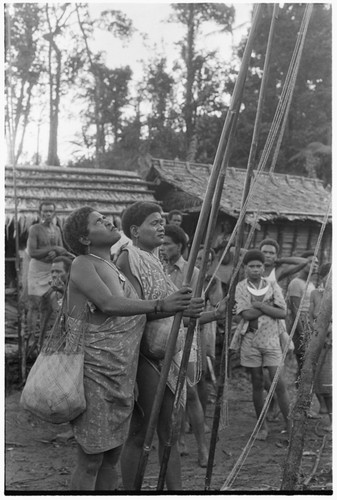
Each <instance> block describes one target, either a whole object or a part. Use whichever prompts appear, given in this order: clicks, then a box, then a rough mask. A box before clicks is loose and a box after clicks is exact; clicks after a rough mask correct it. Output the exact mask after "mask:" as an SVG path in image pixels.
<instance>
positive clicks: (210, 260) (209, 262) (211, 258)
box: [195, 245, 215, 272]
mask: <svg viewBox="0 0 337 500" xmlns="http://www.w3.org/2000/svg"><path fill="white" fill-rule="evenodd" d="M204 253H205V249H204V247H203V245H201V246H200V248H199V251H198V254H197V258H196V261H195V266H196V267H197V268H198V269H200V268H201V264H202V259H203V256H204ZM214 259H215V252H214V250H213V248H210V249H209V252H208V259H207V262H206V272H208V271H209V270H210V268H211V267H212V264H213V262H214Z"/></svg>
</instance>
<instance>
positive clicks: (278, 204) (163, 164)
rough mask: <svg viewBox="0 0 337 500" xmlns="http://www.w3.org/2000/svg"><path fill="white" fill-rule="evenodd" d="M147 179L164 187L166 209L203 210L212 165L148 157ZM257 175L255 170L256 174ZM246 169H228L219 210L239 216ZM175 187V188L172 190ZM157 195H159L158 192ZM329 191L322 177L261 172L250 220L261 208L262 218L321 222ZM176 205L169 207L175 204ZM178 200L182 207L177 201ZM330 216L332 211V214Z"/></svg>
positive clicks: (251, 203)
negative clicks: (201, 208)
mask: <svg viewBox="0 0 337 500" xmlns="http://www.w3.org/2000/svg"><path fill="white" fill-rule="evenodd" d="M147 166H148V172H147V175H146V179H147V180H149V181H151V182H154V183H155V184H156V185H157V186H158V185H160V186H165V185H166V188H164V187H162V190H161V191H162V192H165V191H166V192H168V189H170V191H171V192H172V191H175V192H176V196H174V195H173V194H170V195H168V199H167V201H166V202H165V199H164V198H163V203H164V208H165V209H166V210H171V209H173V208H177V209H179V210H183V211H184V212H186V213H192V212H196V211H200V205H201V204H202V201H203V199H204V195H205V192H206V189H207V183H208V179H209V176H210V172H211V169H212V165H206V164H200V163H187V162H182V161H176V160H161V159H157V158H151V159H149V160H147ZM255 175H256V174H255V173H254V176H255ZM245 178H246V170H243V169H237V168H230V167H229V168H228V169H227V172H226V179H225V185H224V189H223V193H222V197H221V206H220V210H221V211H222V212H223V213H225V214H227V215H230V216H232V217H235V218H237V217H238V216H239V213H240V208H241V199H242V192H243V186H244V183H245ZM171 188H173V189H171ZM157 196H158V194H157ZM329 198H330V193H329V191H328V190H327V189H325V188H324V186H323V183H322V181H320V180H319V179H310V178H307V177H300V176H296V175H285V174H272V175H271V174H268V173H262V174H261V176H260V177H259V179H258V182H257V185H256V188H255V190H254V194H253V197H252V199H251V201H250V202H249V204H248V207H247V221H249V219H250V218H251V217H252V216H253V214H254V213H256V212H257V211H258V210H259V213H260V216H259V220H260V221H263V220H270V221H271V220H276V219H287V220H313V221H317V222H321V221H322V219H323V217H324V216H325V214H326V210H327V209H328V204H329ZM171 200H172V201H173V200H174V205H175V206H169V205H167V203H172V201H171ZM178 203H179V206H177V204H178ZM329 215H330V217H331V213H330V214H329Z"/></svg>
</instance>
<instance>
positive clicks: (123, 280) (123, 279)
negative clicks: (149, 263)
mask: <svg viewBox="0 0 337 500" xmlns="http://www.w3.org/2000/svg"><path fill="white" fill-rule="evenodd" d="M88 255H91V257H95V259H98V260H102V261H103V262H105V263H106V264H108V266H109V267H111V268H112V269H113V270H114V271H115V272H116V273H117V274H118V278H119V280H120V281H121V282H122V283H124V282H125V276H124V275H123V274H122V273H121V272H120V271H119V269H118V268H117V266H115V264H114V263H113V262H109V261H108V260H106V259H103V258H102V257H98V255H95V254H94V253H89V254H88Z"/></svg>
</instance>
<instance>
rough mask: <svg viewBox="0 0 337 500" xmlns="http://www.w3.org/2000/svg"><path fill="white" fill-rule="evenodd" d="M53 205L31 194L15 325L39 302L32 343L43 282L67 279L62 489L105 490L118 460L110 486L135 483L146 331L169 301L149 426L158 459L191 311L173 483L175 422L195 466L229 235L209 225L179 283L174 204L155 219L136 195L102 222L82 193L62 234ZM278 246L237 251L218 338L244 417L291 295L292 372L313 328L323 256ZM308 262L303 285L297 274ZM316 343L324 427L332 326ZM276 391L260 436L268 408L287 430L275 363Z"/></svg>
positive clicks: (43, 301)
mask: <svg viewBox="0 0 337 500" xmlns="http://www.w3.org/2000/svg"><path fill="white" fill-rule="evenodd" d="M55 209H56V207H55V205H54V203H51V202H49V201H45V202H42V203H41V205H40V216H41V220H40V223H38V224H34V225H33V226H32V227H31V228H30V231H29V236H28V244H27V254H28V255H29V259H30V261H29V268H28V277H27V282H28V305H29V310H28V318H27V322H28V329H30V330H34V329H35V328H36V321H37V320H36V315H37V312H38V311H39V312H40V332H41V333H40V336H39V337H38V341H37V348H38V349H41V347H42V345H43V342H44V337H45V330H46V328H47V327H46V324H47V319H46V318H47V316H48V314H49V312H50V311H49V310H50V306H48V304H50V298H51V297H52V296H55V294H56V298H57V301H56V302H57V303H58V304H59V303H60V300H62V295H63V294H64V291H65V289H67V319H66V321H67V331H68V332H70V334H71V333H72V332H77V331H79V330H81V331H82V332H84V391H85V397H86V409H85V411H84V412H83V413H82V414H80V415H79V416H78V417H77V418H76V419H75V420H73V421H72V422H71V427H72V435H73V437H74V439H75V440H76V442H77V464H76V468H75V470H74V472H73V475H72V479H71V483H70V489H71V490H72V491H78V490H82V491H83V490H87V491H93V490H100V491H110V490H116V489H117V488H118V487H119V478H118V468H119V467H120V468H121V476H122V478H121V479H122V484H123V485H122V488H123V489H124V490H128V491H131V490H134V489H135V478H136V474H137V468H138V464H139V460H140V457H141V454H142V449H143V443H144V439H145V434H146V431H147V427H148V422H149V419H150V415H151V409H152V406H153V402H154V398H155V394H156V389H157V386H158V382H159V378H160V373H161V369H162V366H163V358H164V353H163V352H162V351H160V349H157V347H158V346H157V344H156V343H157V339H158V338H159V334H160V336H161V337H162V336H163V334H164V336H166V337H167V336H168V335H169V333H170V332H171V328H172V322H173V318H174V316H175V314H176V313H177V312H182V321H181V326H180V329H179V332H178V336H177V342H176V350H175V353H174V356H173V359H172V362H171V365H170V368H169V372H168V377H167V382H166V387H165V392H164V395H163V401H162V404H161V407H160V412H159V417H158V422H157V428H156V431H157V436H158V455H159V460H160V461H161V459H162V456H163V450H164V446H165V443H166V442H167V440H168V439H169V435H168V433H169V429H170V422H171V413H172V408H173V402H174V393H175V389H176V384H177V378H178V373H179V368H180V363H181V360H182V353H183V349H184V342H185V334H186V327H187V325H188V322H189V319H190V318H196V319H197V328H196V329H195V333H194V337H193V342H192V348H191V352H190V357H189V362H188V366H187V378H186V383H185V385H184V388H183V391H182V394H181V397H180V401H179V417H180V422H181V425H180V426H178V427H179V429H178V430H177V428H176V429H175V433H174V435H173V440H172V447H171V453H170V457H169V461H168V465H167V472H166V479H165V481H166V487H167V489H168V490H183V482H182V477H181V460H182V458H181V457H182V456H183V455H184V454H185V453H188V451H187V450H186V445H185V439H184V435H185V432H186V429H188V428H190V429H191V431H192V432H193V433H194V435H195V439H196V442H197V450H198V456H197V457H196V460H197V463H198V466H199V467H206V466H207V460H208V448H207V443H206V437H205V434H206V432H207V425H206V420H205V414H206V405H207V402H208V395H209V392H210V391H209V389H208V384H209V377H210V372H213V375H214V370H213V368H214V366H213V363H214V361H215V343H216V332H218V334H219V331H221V328H220V327H221V324H223V319H224V317H225V314H226V308H227V304H228V296H227V286H226V285H225V284H224V283H223V282H222V281H221V280H220V279H219V278H218V277H217V276H216V275H213V274H212V270H213V269H214V266H215V265H216V264H217V261H218V260H219V256H221V255H222V250H223V248H224V246H226V242H227V239H228V234H225V233H224V234H221V235H220V236H219V238H217V240H216V242H215V243H214V245H213V247H214V248H212V249H211V250H210V252H209V256H207V258H206V259H205V258H204V259H203V251H204V250H203V248H202V247H201V248H200V250H199V253H198V257H197V260H196V266H195V268H194V270H193V275H192V280H191V282H190V283H189V284H188V286H186V285H185V275H186V270H187V261H186V259H187V257H188V243H189V241H188V236H187V235H186V233H185V232H184V231H183V229H182V228H181V223H182V217H183V214H181V213H180V212H179V211H173V212H172V213H170V214H169V216H168V217H167V220H166V218H165V217H164V214H163V212H162V209H161V207H160V206H159V205H157V204H155V203H149V202H136V203H134V204H133V205H131V206H129V207H128V208H127V209H126V210H125V211H124V212H123V214H122V219H121V220H120V219H119V218H115V220H114V222H112V220H111V219H110V218H106V217H105V216H103V215H102V214H100V213H99V212H98V211H96V210H95V209H93V208H91V207H87V206H85V207H82V208H79V209H77V210H75V211H73V212H72V213H71V214H70V215H69V217H68V218H67V219H66V221H65V224H64V228H63V235H61V232H60V230H59V228H58V226H56V225H55V224H54V222H53V220H54V216H55ZM120 223H121V224H120ZM113 249H114V251H113ZM116 249H117V250H116ZM231 250H232V251H233V250H235V249H231ZM279 252H280V249H279V246H278V243H277V242H276V241H275V240H273V239H266V240H263V241H262V242H261V244H260V245H259V248H253V249H250V250H245V251H243V264H242V267H241V271H240V273H241V275H240V280H239V282H238V284H237V286H236V290H235V307H234V310H233V312H234V324H235V327H234V328H233V332H234V334H233V335H232V341H231V349H233V350H237V351H238V352H239V356H240V363H241V365H242V366H243V367H245V370H246V371H247V372H249V374H250V378H251V383H252V396H253V404H254V408H255V412H256V417H257V418H258V417H259V415H260V414H261V411H262V408H263V405H264V398H265V390H266V389H268V387H269V386H270V384H271V382H272V380H273V378H274V376H275V374H276V370H277V368H278V366H279V365H280V363H282V348H283V346H284V343H285V341H286V339H287V330H288V331H289V328H290V327H291V324H292V323H291V322H292V321H293V320H294V318H295V317H296V315H297V312H298V310H299V308H300V316H299V321H298V323H297V327H296V330H295V334H294V337H293V341H294V343H293V346H292V347H293V348H294V352H295V355H296V360H297V364H298V378H297V381H298V380H299V379H300V374H301V369H302V364H303V356H304V352H305V349H306V346H307V345H308V339H309V336H310V332H312V330H313V328H315V321H316V318H317V316H318V313H319V310H320V306H321V302H322V297H323V293H324V287H325V283H326V279H327V276H328V274H329V271H330V267H331V266H330V264H329V263H324V264H323V265H321V266H320V267H319V268H318V261H317V258H316V257H315V256H314V252H313V251H312V252H310V251H309V252H306V253H305V254H304V255H302V256H301V257H289V258H283V259H282V258H278V254H279ZM203 260H204V261H205V260H206V277H205V282H204V290H205V292H204V293H203V294H202V296H201V297H194V293H193V291H194V289H195V286H196V283H197V279H198V273H199V270H198V267H200V263H201V262H202V261H203ZM309 273H310V274H311V275H312V277H313V278H315V284H314V282H312V281H311V282H309V285H308V283H306V281H307V278H308V275H309ZM286 277H288V278H289V277H290V278H292V279H291V281H290V283H289V285H288V289H287V293H286V297H285V293H284V290H282V289H281V287H280V285H279V284H278V282H280V281H282V280H283V279H284V278H286ZM46 290H47V292H46ZM303 297H304V298H303ZM286 301H287V302H286ZM46 311H48V314H46ZM234 330H235V331H234ZM34 335H35V333H34ZM34 335H33V337H34ZM288 345H289V343H288ZM290 345H291V344H290ZM320 356H321V358H320V360H319V363H318V365H319V370H318V375H317V377H316V380H315V386H314V387H315V389H314V390H315V393H316V396H317V398H318V400H319V403H320V412H322V413H323V412H325V413H327V414H328V415H329V418H330V426H331V413H332V386H331V362H332V361H331V325H330V327H329V332H328V334H327V337H326V342H325V345H324V348H323V350H322V352H321V355H320ZM275 394H276V397H274V398H273V400H272V402H271V404H270V408H269V412H268V414H267V418H266V419H265V421H264V422H263V424H262V426H261V428H260V430H259V432H258V434H257V436H256V437H257V439H260V440H266V439H267V438H268V423H267V422H268V420H272V419H273V418H275V415H276V414H277V413H278V412H279V411H280V412H281V413H282V416H283V419H284V430H283V432H285V433H289V432H290V430H291V420H290V419H289V415H290V413H289V396H288V391H287V386H286V383H285V381H284V374H283V373H282V372H281V375H280V376H279V378H278V382H277V385H276V390H275ZM311 416H315V415H314V414H312V415H311Z"/></svg>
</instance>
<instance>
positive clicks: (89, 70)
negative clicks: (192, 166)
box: [5, 3, 332, 183]
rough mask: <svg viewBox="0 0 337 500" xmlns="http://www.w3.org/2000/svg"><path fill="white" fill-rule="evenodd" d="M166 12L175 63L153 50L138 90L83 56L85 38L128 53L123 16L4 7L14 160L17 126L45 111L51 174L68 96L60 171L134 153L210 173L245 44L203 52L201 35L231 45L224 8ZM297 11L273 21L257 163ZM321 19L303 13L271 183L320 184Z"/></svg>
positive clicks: (68, 8) (245, 127) (327, 83)
mask: <svg viewBox="0 0 337 500" xmlns="http://www.w3.org/2000/svg"><path fill="white" fill-rule="evenodd" d="M171 8H172V15H171V16H170V18H168V19H167V20H166V22H167V23H172V22H175V23H178V24H179V25H180V26H181V27H182V28H183V34H182V36H181V37H180V38H178V39H177V41H176V46H177V48H178V50H179V52H178V53H177V56H176V58H175V60H173V61H170V62H169V61H168V58H167V56H166V54H165V53H164V52H163V51H162V50H158V49H157V48H155V47H153V48H152V50H153V53H152V57H151V59H150V61H146V62H145V61H144V63H143V65H144V70H143V75H142V77H141V80H139V81H137V80H136V79H135V75H134V73H133V71H132V67H130V66H129V65H127V64H125V65H123V66H120V67H113V68H111V67H109V66H108V64H107V62H106V55H105V54H104V53H103V52H101V51H99V50H97V49H96V48H94V47H95V44H94V39H95V34H96V33H97V32H98V31H102V30H103V31H104V32H106V33H110V36H112V37H113V38H112V40H113V39H116V40H117V39H119V40H122V41H123V43H126V44H127V43H129V41H131V39H132V37H133V36H135V34H136V33H137V27H136V25H135V24H134V23H133V22H132V21H131V20H130V19H129V18H128V17H127V16H126V15H125V14H124V13H123V12H121V11H116V10H112V9H106V10H105V11H102V12H101V15H100V17H99V18H97V19H91V17H90V14H89V10H88V6H87V5H86V4H75V5H74V4H58V6H57V8H56V7H55V6H50V7H49V8H47V7H46V6H45V5H44V4H35V3H26V4H13V6H12V11H11V12H7V15H6V22H7V23H8V21H9V26H7V28H8V27H9V29H6V31H5V34H6V63H7V68H6V90H7V101H6V104H7V106H6V133H7V137H11V138H12V142H14V143H15V147H14V150H15V155H16V160H19V158H20V155H21V153H22V151H23V150H24V138H25V129H26V126H27V124H28V123H30V122H31V121H32V120H33V119H34V118H33V117H34V116H35V117H36V115H38V114H39V113H40V114H41V109H42V107H43V106H44V107H46V105H47V107H49V109H50V113H49V125H50V130H51V137H50V140H51V143H50V144H51V145H50V148H49V156H48V162H49V163H54V164H57V134H58V125H59V123H60V124H61V126H62V120H63V116H61V115H62V109H63V108H62V103H65V102H66V99H67V98H68V99H69V96H70V95H72V96H74V97H75V98H76V100H78V101H79V102H80V103H81V109H82V111H81V112H80V113H79V114H78V116H77V121H78V124H79V125H78V132H77V138H76V140H75V142H76V145H77V148H78V151H77V152H76V153H74V156H73V158H72V159H71V161H70V163H71V165H88V166H90V165H91V166H96V167H97V166H101V167H104V168H113V167H114V168H133V164H134V161H133V160H134V159H135V158H136V157H137V155H139V154H140V153H150V154H151V155H153V156H157V157H162V158H167V159H173V158H179V159H181V160H189V161H196V162H203V163H205V162H207V163H212V162H213V159H214V156H215V152H216V149H217V145H218V141H219V137H220V134H221V130H222V127H223V124H224V121H225V117H226V113H227V109H228V103H229V99H230V95H231V93H232V90H233V87H234V83H235V80H236V76H237V72H238V66H239V64H240V59H241V56H242V53H243V50H244V46H245V43H246V37H243V39H242V41H241V43H240V44H239V46H238V47H237V48H236V50H235V52H234V54H233V55H232V56H228V55H224V54H222V53H221V51H218V50H215V49H214V48H212V49H208V48H207V44H206V43H205V40H207V36H209V33H213V34H214V33H218V34H219V36H220V34H226V33H227V34H228V35H226V36H230V34H231V32H232V27H233V23H234V19H235V8H234V7H233V6H230V5H226V4H216V3H215V4H214V3H189V4H183V3H178V4H172V5H171ZM304 9H305V5H304V4H296V3H294V4H289V3H286V4H282V7H281V8H280V11H279V16H278V19H277V23H276V30H275V36H274V40H273V45H272V54H271V64H270V72H269V79H268V85H267V94H266V99H265V102H264V107H263V116H262V124H261V133H260V137H259V143H258V155H259V154H261V151H262V149H263V146H264V144H265V141H266V138H267V136H268V132H269V130H270V126H271V123H272V121H273V117H274V114H275V110H276V107H277V105H278V102H279V99H280V96H281V92H282V88H283V85H284V81H285V76H286V74H287V71H288V67H289V64H290V60H291V57H292V54H293V51H294V46H295V41H296V37H297V32H298V30H299V26H300V24H301V20H302V17H303V13H304ZM331 11H332V9H331V5H329V4H315V5H314V9H313V14H312V16H311V19H310V23H309V28H308V32H307V36H306V40H305V45H304V51H303V55H302V59H301V62H300V67H299V72H298V77H297V81H296V86H295V90H294V94H293V98H292V102H291V107H290V112H289V116H288V118H287V122H286V127H285V134H284V137H283V141H282V145H281V150H280V153H279V157H278V161H277V164H276V171H279V172H292V173H296V174H299V175H310V176H312V175H314V176H318V177H320V178H322V179H324V180H325V181H326V182H327V183H329V182H330V181H331V141H332V139H331V129H332V106H331V103H332V22H331V17H332V15H331V14H332V12H331ZM271 16H272V6H271V5H269V4H265V5H264V6H263V15H262V20H261V25H260V27H259V32H258V36H257V38H256V40H255V45H254V50H253V54H252V58H251V63H250V69H249V74H248V77H247V81H246V85H245V90H244V95H243V105H242V109H241V112H240V116H239V119H238V128H237V133H236V143H235V147H234V148H233V153H232V157H231V160H230V163H231V164H232V165H233V166H237V167H240V168H245V167H246V164H247V160H248V156H249V150H250V143H251V138H252V133H253V127H254V120H255V115H256V109H257V103H258V98H259V91H260V85H261V78H262V71H263V65H264V59H265V54H266V45H267V41H268V34H269V29H270V23H271ZM9 33H10V39H9ZM221 36H222V35H221ZM9 42H10V46H9ZM112 43H113V42H112ZM109 49H110V47H109ZM111 49H112V50H113V47H111ZM48 51H49V52H48ZM48 53H49V56H48V57H46V55H48ZM48 88H49V90H48V92H47V89H48ZM11 101H12V103H13V104H12V108H11V106H10V103H11ZM10 108H11V109H10ZM60 113H61V115H60ZM35 119H36V118H35Z"/></svg>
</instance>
